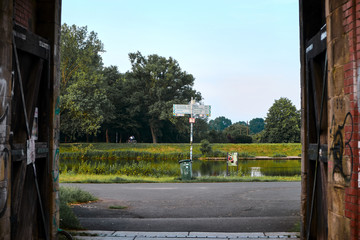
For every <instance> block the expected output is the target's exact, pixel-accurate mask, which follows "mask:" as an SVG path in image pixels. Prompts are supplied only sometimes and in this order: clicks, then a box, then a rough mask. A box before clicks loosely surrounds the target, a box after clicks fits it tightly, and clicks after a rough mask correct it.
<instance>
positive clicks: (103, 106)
mask: <svg viewBox="0 0 360 240" xmlns="http://www.w3.org/2000/svg"><path fill="white" fill-rule="evenodd" d="M61 33H62V35H61V48H60V49H61V54H60V55H61V64H60V70H61V85H60V90H61V91H60V114H61V132H62V133H63V134H64V135H65V136H67V137H69V138H70V139H76V138H78V137H81V136H84V135H94V134H96V133H97V132H98V131H99V129H100V126H101V125H102V124H103V123H104V122H106V121H107V120H109V119H111V118H112V110H113V106H112V104H111V103H110V101H109V99H108V98H107V94H106V83H105V82H104V78H103V76H102V74H101V71H102V65H103V63H102V59H101V56H100V54H101V53H102V52H103V51H104V49H103V44H102V43H101V41H100V40H99V39H98V38H97V34H96V33H94V32H90V33H88V31H87V28H86V27H77V26H75V25H73V26H68V25H66V24H63V25H62V28H61Z"/></svg>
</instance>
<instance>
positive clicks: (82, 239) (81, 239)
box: [73, 236, 149, 240]
mask: <svg viewBox="0 0 360 240" xmlns="http://www.w3.org/2000/svg"><path fill="white" fill-rule="evenodd" d="M73 239H74V240H134V239H135V237H111V236H107V237H91V236H75V237H73ZM147 239H149V238H147Z"/></svg>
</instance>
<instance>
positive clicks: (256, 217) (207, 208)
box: [62, 182, 300, 233]
mask: <svg viewBox="0 0 360 240" xmlns="http://www.w3.org/2000/svg"><path fill="white" fill-rule="evenodd" d="M62 186H78V187H80V188H81V189H83V190H86V191H89V192H91V193H92V194H94V195H95V196H96V197H98V198H99V199H100V200H99V201H98V202H93V203H88V204H83V205H79V206H75V207H74V212H75V214H76V215H77V216H78V217H79V220H80V223H81V224H82V226H83V227H84V228H86V229H88V230H103V231H130V232H131V231H132V232H143V231H145V232H223V233H242V232H260V233H264V232H294V231H298V229H296V226H297V225H299V222H300V182H267V183H260V182H251V183H148V184H62ZM114 206H123V207H125V208H124V209H111V207H114Z"/></svg>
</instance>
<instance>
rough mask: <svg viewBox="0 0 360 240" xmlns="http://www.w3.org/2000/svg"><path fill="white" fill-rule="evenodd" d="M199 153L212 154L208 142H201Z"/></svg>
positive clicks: (204, 140)
mask: <svg viewBox="0 0 360 240" xmlns="http://www.w3.org/2000/svg"><path fill="white" fill-rule="evenodd" d="M200 151H201V153H202V155H207V154H209V153H212V148H211V146H210V142H209V141H208V140H206V139H203V140H201V146H200Z"/></svg>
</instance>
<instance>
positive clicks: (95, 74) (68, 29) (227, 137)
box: [60, 24, 300, 143]
mask: <svg viewBox="0 0 360 240" xmlns="http://www.w3.org/2000/svg"><path fill="white" fill-rule="evenodd" d="M60 51H61V52H60V54H61V63H60V70H61V86H60V116H61V125H60V126H61V127H60V132H61V134H60V137H61V141H63V142H72V141H99V142H100V141H106V142H125V141H126V140H127V139H128V138H129V136H135V138H136V140H137V141H138V142H152V143H158V142H167V143H172V142H173V143H181V142H189V135H190V128H189V122H188V118H186V117H174V116H173V113H172V106H173V104H188V103H189V101H190V99H191V98H193V99H194V100H195V101H196V102H200V101H201V100H202V96H201V93H200V92H198V91H196V90H195V89H193V85H194V81H195V78H194V76H193V75H192V74H190V73H187V72H186V71H183V70H182V69H181V67H180V65H179V63H178V62H177V61H176V60H175V59H173V58H172V57H169V58H165V57H162V56H158V55H157V54H152V55H149V56H143V55H142V54H141V52H135V53H130V54H129V61H130V63H131V70H130V71H127V72H126V73H121V72H119V70H118V68H117V67H116V66H109V67H104V65H103V62H102V58H101V54H102V53H103V52H105V50H104V46H103V43H102V42H101V40H100V39H98V36H97V34H96V33H95V32H93V31H91V32H89V31H88V30H87V27H78V26H76V25H72V26H69V25H67V24H63V25H62V28H61V48H60ZM281 115H284V116H283V117H281ZM203 139H207V140H208V141H209V142H213V143H215V142H216V143H221V142H224V143H225V142H232V143H251V142H299V141H300V113H299V111H298V110H296V108H295V106H294V105H293V104H292V103H291V101H290V100H288V99H287V98H280V99H279V100H276V101H275V103H274V105H273V106H272V107H271V108H270V109H269V112H268V114H267V117H266V118H265V119H263V118H254V119H252V120H251V121H249V122H248V123H247V122H237V123H234V124H233V123H232V122H231V120H230V119H227V118H226V117H224V116H222V117H217V118H215V119H214V120H210V121H209V120H208V119H207V118H197V119H196V122H195V124H194V142H200V141H201V140H203Z"/></svg>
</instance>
